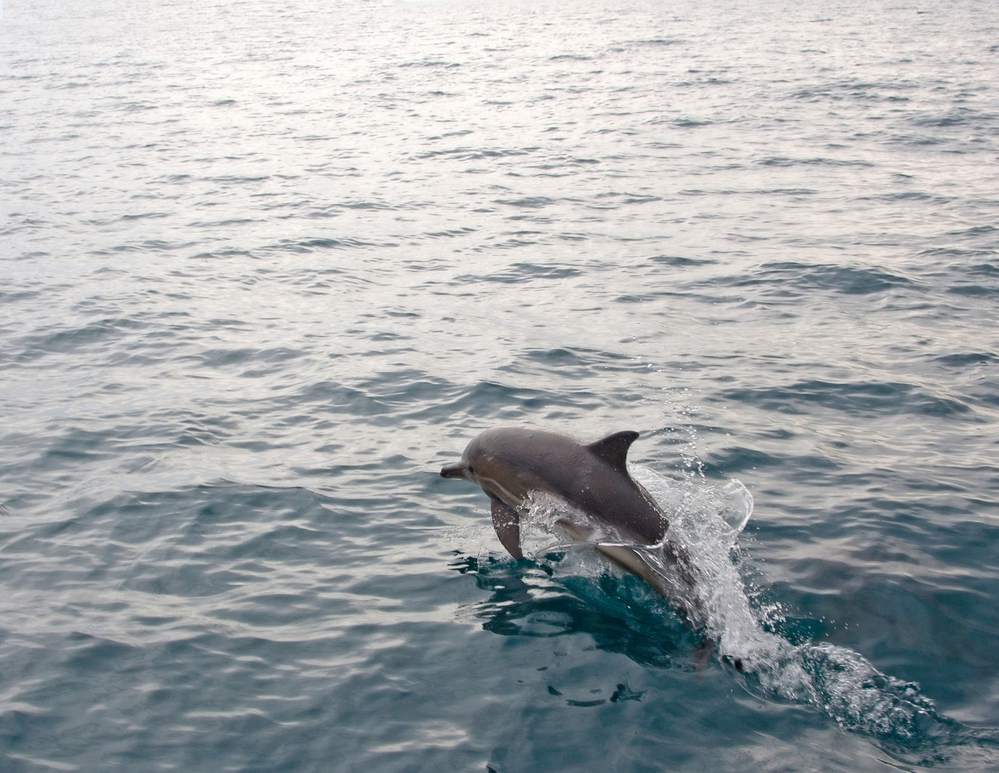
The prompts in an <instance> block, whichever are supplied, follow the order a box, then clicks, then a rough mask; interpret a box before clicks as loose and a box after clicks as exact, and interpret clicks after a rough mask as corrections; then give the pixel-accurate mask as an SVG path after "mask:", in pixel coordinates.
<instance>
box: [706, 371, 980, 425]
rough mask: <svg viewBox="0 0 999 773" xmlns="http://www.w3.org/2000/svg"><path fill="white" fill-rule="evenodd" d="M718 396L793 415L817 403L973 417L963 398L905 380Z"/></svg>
mask: <svg viewBox="0 0 999 773" xmlns="http://www.w3.org/2000/svg"><path fill="white" fill-rule="evenodd" d="M719 397H720V399H722V400H731V401H734V402H738V403H746V404H748V405H752V406H755V407H757V408H759V409H761V410H765V411H772V412H776V413H786V414H794V415H807V414H809V413H811V412H812V411H813V409H812V408H810V407H809V406H812V405H818V406H821V407H823V408H829V409H832V410H836V411H842V412H844V413H847V414H849V415H851V416H865V417H874V416H879V417H883V416H896V415H900V414H915V415H920V416H934V417H940V418H951V419H955V418H957V417H959V416H963V417H966V418H967V419H971V418H973V417H974V414H973V411H972V409H971V408H970V407H969V406H968V405H967V404H965V403H964V402H962V401H960V400H957V399H956V398H952V397H941V396H938V395H934V394H932V393H930V392H928V391H926V390H925V389H924V388H921V387H918V386H916V385H914V384H907V383H904V382H853V383H837V382H830V381H821V380H809V381H799V382H797V383H795V384H790V385H788V386H784V387H765V388H757V389H752V388H743V389H728V390H723V391H722V392H721V393H720V394H719Z"/></svg>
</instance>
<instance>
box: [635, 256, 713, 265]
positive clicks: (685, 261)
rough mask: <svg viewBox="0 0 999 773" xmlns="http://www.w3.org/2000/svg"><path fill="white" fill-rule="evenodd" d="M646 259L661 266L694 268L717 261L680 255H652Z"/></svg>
mask: <svg viewBox="0 0 999 773" xmlns="http://www.w3.org/2000/svg"><path fill="white" fill-rule="evenodd" d="M648 260H649V261H651V262H652V263H658V264H660V265H663V266H671V267H673V268H696V267H700V266H713V265H717V263H718V261H717V260H711V259H704V258H687V257H683V256H680V255H653V256H652V257H650V258H649V259H648Z"/></svg>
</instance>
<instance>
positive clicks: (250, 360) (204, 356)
mask: <svg viewBox="0 0 999 773" xmlns="http://www.w3.org/2000/svg"><path fill="white" fill-rule="evenodd" d="M303 354H304V352H302V351H301V350H298V349H289V348H286V347H276V348H273V349H253V348H240V349H208V350H205V351H202V352H199V353H198V354H197V355H193V356H194V357H196V359H198V360H199V361H200V362H201V363H202V364H203V365H205V366H207V367H209V368H227V367H230V366H232V365H255V364H257V363H262V364H264V365H270V366H273V365H277V364H281V363H285V362H288V361H289V360H294V359H297V358H299V357H301V356H303ZM253 372H256V371H253ZM244 375H247V374H246V373H244Z"/></svg>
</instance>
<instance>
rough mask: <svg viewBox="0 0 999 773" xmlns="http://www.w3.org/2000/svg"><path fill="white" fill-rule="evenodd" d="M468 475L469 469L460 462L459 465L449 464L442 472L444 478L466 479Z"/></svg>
mask: <svg viewBox="0 0 999 773" xmlns="http://www.w3.org/2000/svg"><path fill="white" fill-rule="evenodd" d="M467 475H468V468H467V467H466V466H465V465H464V464H462V463H461V462H458V463H457V464H449V465H448V466H447V467H445V468H444V469H442V470H441V477H442V478H466V479H467Z"/></svg>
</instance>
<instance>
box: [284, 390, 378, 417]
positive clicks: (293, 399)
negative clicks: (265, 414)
mask: <svg viewBox="0 0 999 773" xmlns="http://www.w3.org/2000/svg"><path fill="white" fill-rule="evenodd" d="M277 404H278V406H286V407H288V408H294V407H295V406H303V405H311V406H312V407H311V409H310V410H311V411H312V412H314V413H316V414H319V415H322V414H328V413H332V414H337V415H348V416H369V417H375V416H384V415H386V414H391V413H392V412H393V409H392V407H391V406H389V405H387V404H385V402H383V401H382V400H379V399H378V398H376V397H374V396H373V395H370V394H367V393H366V392H364V391H363V390H362V389H359V388H356V387H352V386H348V385H346V384H340V383H338V382H336V381H321V382H318V383H315V384H309V385H308V386H306V387H303V388H301V389H299V390H298V391H297V392H295V393H293V394H289V395H287V396H284V397H281V398H279V399H278V400H277Z"/></svg>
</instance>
